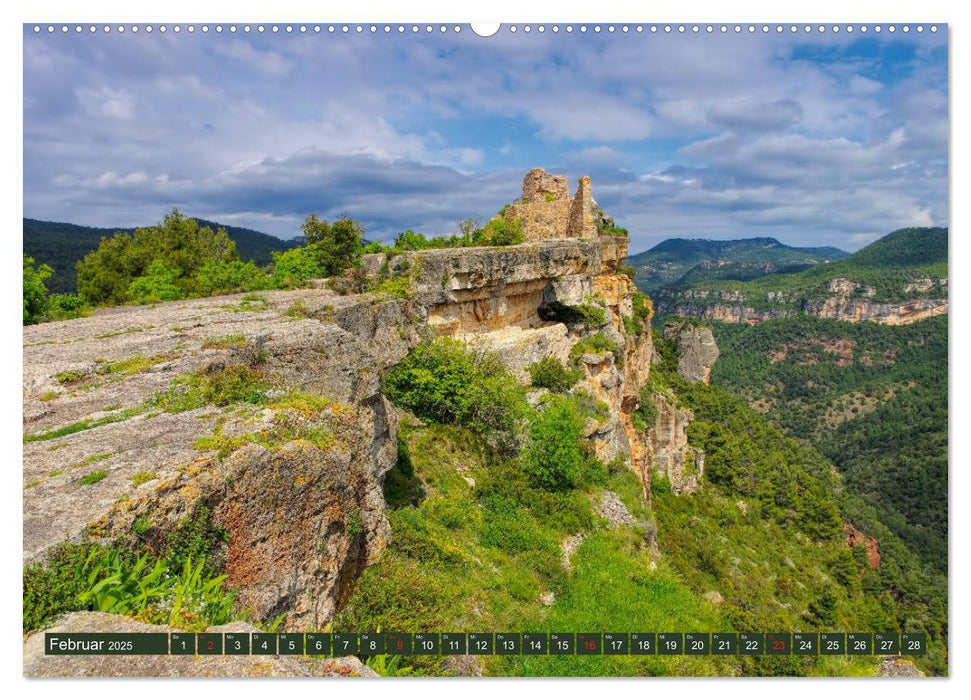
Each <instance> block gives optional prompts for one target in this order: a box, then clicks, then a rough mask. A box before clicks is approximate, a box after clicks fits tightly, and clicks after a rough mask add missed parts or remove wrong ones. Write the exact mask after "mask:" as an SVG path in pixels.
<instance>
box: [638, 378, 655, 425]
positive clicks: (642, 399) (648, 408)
mask: <svg viewBox="0 0 971 700" xmlns="http://www.w3.org/2000/svg"><path fill="white" fill-rule="evenodd" d="M638 399H639V401H638V404H637V409H636V410H635V411H634V416H636V417H637V418H639V419H640V420H641V421H642V422H643V425H644V426H645V427H644V428H639V430H644V429H646V430H650V429H651V428H653V427H654V424H655V423H657V406H655V405H654V400H653V393H652V392H651V387H650V386H648V385H646V384H645V385H644V386H642V387H641V391H640V396H639V397H638Z"/></svg>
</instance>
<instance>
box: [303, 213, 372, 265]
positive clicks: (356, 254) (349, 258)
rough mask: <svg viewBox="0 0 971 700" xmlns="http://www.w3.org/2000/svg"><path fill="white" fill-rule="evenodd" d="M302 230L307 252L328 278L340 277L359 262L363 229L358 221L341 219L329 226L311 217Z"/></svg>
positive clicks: (315, 216) (314, 215)
mask: <svg viewBox="0 0 971 700" xmlns="http://www.w3.org/2000/svg"><path fill="white" fill-rule="evenodd" d="M302 230H303V235H304V237H305V238H306V240H307V251H308V252H309V253H310V254H311V255H312V256H313V257H314V259H315V260H316V262H317V266H318V268H319V269H320V271H321V272H322V273H323V274H324V275H325V276H327V277H332V276H334V275H339V274H340V273H341V272H343V271H344V270H346V269H348V268H350V267H356V266H357V265H358V264H359V263H360V261H361V247H362V246H361V243H362V241H363V240H364V226H362V225H361V224H360V223H359V222H357V221H354V220H353V219H350V218H347V217H342V218H340V219H337V220H336V221H334V222H333V223H330V222H328V221H327V220H321V219H318V218H317V215H316V214H311V215H310V216H308V217H307V219H306V220H305V221H304V222H303V226H302Z"/></svg>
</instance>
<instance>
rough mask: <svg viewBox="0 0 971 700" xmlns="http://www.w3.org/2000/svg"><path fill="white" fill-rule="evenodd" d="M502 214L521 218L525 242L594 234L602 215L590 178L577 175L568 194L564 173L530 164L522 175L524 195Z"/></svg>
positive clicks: (504, 216) (584, 236)
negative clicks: (571, 193)
mask: <svg viewBox="0 0 971 700" xmlns="http://www.w3.org/2000/svg"><path fill="white" fill-rule="evenodd" d="M502 216H503V218H505V219H507V220H509V221H513V220H515V219H520V220H521V221H522V223H523V234H524V235H525V239H526V242H528V243H531V242H534V241H544V240H550V239H557V238H595V237H596V236H597V235H598V234H599V230H600V226H599V225H600V219H601V215H600V212H599V210H598V208H597V202H596V200H594V198H593V194H592V193H591V188H590V178H589V177H588V176H586V175H584V176H583V177H581V178H580V184H579V185H578V186H577V191H576V194H575V195H573V197H570V185H569V182H568V181H567V178H566V175H551V174H549V173H547V172H546V171H545V170H544V169H543V168H533V169H532V170H530V171H529V172H528V173H526V177H524V178H523V196H522V199H521V200H520V201H517V202H516V203H515V204H512V205H510V206H508V207H506V209H505V210H504V212H503V214H502Z"/></svg>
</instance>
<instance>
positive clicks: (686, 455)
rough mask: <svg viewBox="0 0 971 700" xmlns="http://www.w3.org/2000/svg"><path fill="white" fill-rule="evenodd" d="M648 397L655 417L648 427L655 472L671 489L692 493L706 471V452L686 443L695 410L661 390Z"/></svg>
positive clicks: (681, 492)
mask: <svg viewBox="0 0 971 700" xmlns="http://www.w3.org/2000/svg"><path fill="white" fill-rule="evenodd" d="M651 398H652V400H653V401H654V408H655V410H656V412H657V418H656V420H655V421H654V425H653V426H651V427H650V428H649V429H648V431H647V437H648V445H649V448H650V451H651V454H652V455H653V462H654V473H655V475H656V476H658V477H662V478H667V480H668V482H669V483H670V484H671V490H672V491H673V492H674V493H676V494H678V495H680V494H691V493H694V492H695V491H697V490H698V489H699V488H700V487H701V480H702V477H703V476H704V473H705V453H704V452H703V451H701V450H699V449H698V448H696V447H692V446H691V445H689V444H688V426H689V425H690V424H691V421H692V420H694V414H693V413H692V412H691V411H690V410H688V409H687V408H681V407H679V406H677V405H676V404H675V403H674V402H673V401H672V400H671V399H669V398H668V397H667V396H664V395H662V394H654V395H653V396H652V397H651Z"/></svg>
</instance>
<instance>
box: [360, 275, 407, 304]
mask: <svg viewBox="0 0 971 700" xmlns="http://www.w3.org/2000/svg"><path fill="white" fill-rule="evenodd" d="M368 291H369V292H372V293H374V294H388V295H390V296H393V297H396V298H398V299H410V298H411V297H413V296H414V295H415V289H414V285H413V283H412V280H411V278H410V277H408V276H406V275H403V276H401V277H389V278H387V279H385V280H382V281H381V282H378V283H377V284H376V285H374V286H373V287H371V288H370V289H369V290H368Z"/></svg>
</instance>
